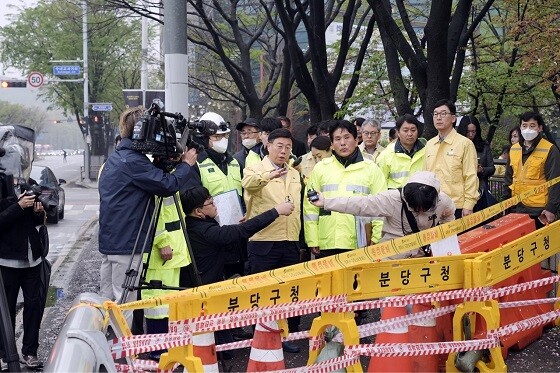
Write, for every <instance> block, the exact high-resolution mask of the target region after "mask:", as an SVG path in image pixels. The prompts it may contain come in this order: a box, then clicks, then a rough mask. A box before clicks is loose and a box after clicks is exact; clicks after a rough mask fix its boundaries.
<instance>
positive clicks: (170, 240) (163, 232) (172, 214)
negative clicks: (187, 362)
mask: <svg viewBox="0 0 560 373" xmlns="http://www.w3.org/2000/svg"><path fill="white" fill-rule="evenodd" d="M177 201H178V202H179V211H181V212H182V211H183V207H182V206H181V201H180V200H179V195H178V194H177ZM156 203H158V201H156ZM166 246H169V247H171V248H172V249H173V257H172V258H171V259H170V260H163V259H162V258H161V257H160V255H159V250H160V249H161V248H164V247H166ZM147 260H148V254H144V258H143V261H144V265H145V264H146V261H147ZM189 264H191V259H190V257H189V252H188V249H187V244H186V242H185V236H184V233H183V230H182V229H181V223H180V221H179V214H178V211H177V209H176V207H175V202H174V200H173V197H166V198H164V199H163V203H162V205H161V210H160V213H159V219H158V225H157V228H156V233H155V236H154V243H153V246H152V252H151V254H150V262H149V264H148V270H147V271H146V281H147V282H149V281H150V280H160V281H161V282H162V283H163V284H164V285H167V286H179V276H180V272H181V267H185V266H187V265H189ZM173 291H176V290H163V289H146V290H142V299H151V298H154V297H156V296H161V295H165V294H168V293H170V292H173ZM168 314H169V306H168V305H162V306H158V307H154V308H147V309H145V310H144V315H145V316H146V317H147V318H150V319H163V318H165V317H168Z"/></svg>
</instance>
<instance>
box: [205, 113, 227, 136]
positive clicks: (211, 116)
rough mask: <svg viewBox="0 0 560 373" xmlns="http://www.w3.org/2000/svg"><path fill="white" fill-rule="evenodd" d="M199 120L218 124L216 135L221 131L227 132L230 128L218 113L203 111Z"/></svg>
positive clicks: (221, 132)
mask: <svg viewBox="0 0 560 373" xmlns="http://www.w3.org/2000/svg"><path fill="white" fill-rule="evenodd" d="M199 120H201V121H202V120H207V121H210V122H213V123H215V124H216V126H218V130H217V131H216V134H217V135H220V134H223V133H229V132H230V131H231V130H230V129H229V123H228V122H226V121H225V120H224V118H223V117H222V116H221V115H220V114H216V113H213V112H211V111H209V112H207V113H204V114H203V115H202V116H201V117H200V119H199Z"/></svg>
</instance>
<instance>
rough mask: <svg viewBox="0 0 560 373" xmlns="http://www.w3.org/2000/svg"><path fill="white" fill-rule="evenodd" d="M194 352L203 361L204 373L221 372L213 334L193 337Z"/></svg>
mask: <svg viewBox="0 0 560 373" xmlns="http://www.w3.org/2000/svg"><path fill="white" fill-rule="evenodd" d="M193 352H194V356H197V357H199V358H200V360H202V366H203V367H204V372H219V369H218V358H217V356H216V341H215V340H214V333H213V332H212V333H203V334H195V335H193Z"/></svg>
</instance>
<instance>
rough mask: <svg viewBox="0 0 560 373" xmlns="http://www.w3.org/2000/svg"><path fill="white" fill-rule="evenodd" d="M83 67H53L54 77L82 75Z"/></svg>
mask: <svg viewBox="0 0 560 373" xmlns="http://www.w3.org/2000/svg"><path fill="white" fill-rule="evenodd" d="M81 73H82V67H81V66H78V65H66V66H53V75H80V74H81Z"/></svg>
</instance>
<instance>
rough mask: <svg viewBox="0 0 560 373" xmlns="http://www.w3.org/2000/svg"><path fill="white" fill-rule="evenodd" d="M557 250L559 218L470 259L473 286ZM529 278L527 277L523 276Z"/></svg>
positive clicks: (559, 247)
mask: <svg viewBox="0 0 560 373" xmlns="http://www.w3.org/2000/svg"><path fill="white" fill-rule="evenodd" d="M558 252H560V221H556V222H554V223H552V224H550V225H548V226H546V227H544V228H541V229H539V230H538V231H536V232H534V233H533V234H531V235H527V236H524V237H521V238H519V239H517V240H515V241H513V242H511V243H508V244H506V245H504V246H502V247H501V248H500V250H493V251H490V252H488V253H484V254H482V255H478V256H477V257H476V258H475V259H473V260H472V266H473V267H472V274H473V278H472V284H470V285H471V286H472V287H480V286H489V285H494V284H496V283H498V282H500V281H503V280H505V279H507V278H509V277H511V276H513V275H514V274H516V273H519V272H520V271H523V270H525V269H527V268H529V267H531V266H533V265H535V264H538V263H540V262H541V261H543V260H544V259H546V258H548V257H550V256H552V255H554V254H557V253H558ZM526 280H530V279H526Z"/></svg>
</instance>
